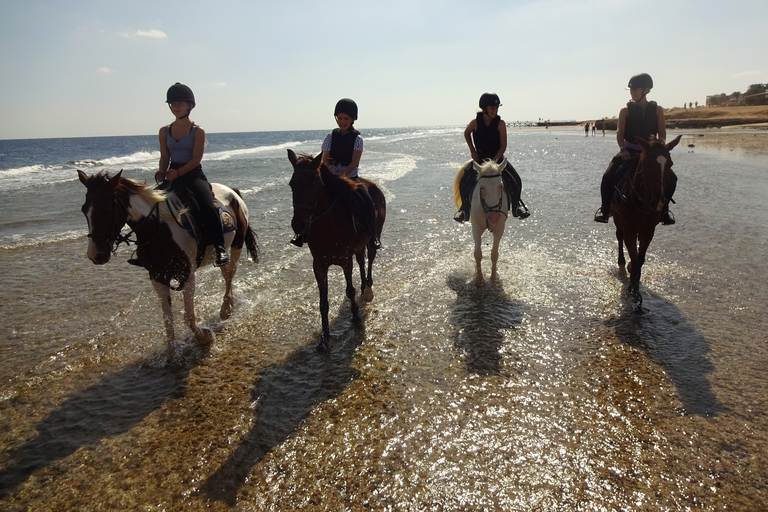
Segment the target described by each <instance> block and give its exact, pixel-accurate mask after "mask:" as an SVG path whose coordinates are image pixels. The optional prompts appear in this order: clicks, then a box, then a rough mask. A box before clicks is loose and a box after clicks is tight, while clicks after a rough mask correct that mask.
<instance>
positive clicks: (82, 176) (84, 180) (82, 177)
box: [77, 169, 88, 186]
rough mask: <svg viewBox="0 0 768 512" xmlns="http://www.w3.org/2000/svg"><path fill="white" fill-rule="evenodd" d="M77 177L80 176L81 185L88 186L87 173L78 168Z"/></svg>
mask: <svg viewBox="0 0 768 512" xmlns="http://www.w3.org/2000/svg"><path fill="white" fill-rule="evenodd" d="M77 177H78V178H80V182H81V183H82V184H83V185H85V186H88V175H87V174H85V173H84V172H83V171H81V170H80V169H78V170H77Z"/></svg>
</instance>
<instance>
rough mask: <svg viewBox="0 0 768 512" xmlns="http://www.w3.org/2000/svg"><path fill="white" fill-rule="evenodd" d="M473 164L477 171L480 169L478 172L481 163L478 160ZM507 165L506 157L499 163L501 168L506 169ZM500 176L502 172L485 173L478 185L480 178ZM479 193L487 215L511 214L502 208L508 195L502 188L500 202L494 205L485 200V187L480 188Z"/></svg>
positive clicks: (506, 215)
mask: <svg viewBox="0 0 768 512" xmlns="http://www.w3.org/2000/svg"><path fill="white" fill-rule="evenodd" d="M472 165H473V167H474V169H475V171H478V172H479V171H480V169H479V165H478V163H477V162H472ZM506 166H507V159H506V158H505V159H504V160H503V161H502V163H501V164H499V169H504V168H505V167H506ZM499 177H501V172H499V173H497V174H487V175H484V176H480V177H479V178H478V183H477V185H480V182H479V180H482V179H485V178H499ZM502 182H503V181H502ZM477 185H476V186H477ZM502 188H503V187H502ZM478 195H479V196H480V205H481V206H482V207H483V212H485V214H486V215H488V214H489V213H501V214H502V215H504V216H505V217H507V218H509V214H508V213H507V212H505V211H503V210H502V209H501V207H502V204H503V201H504V196H506V193H505V192H504V190H502V194H501V195H500V196H499V202H498V203H496V204H495V205H493V206H489V205H488V203H486V202H485V197H483V189H480V193H479V194H478Z"/></svg>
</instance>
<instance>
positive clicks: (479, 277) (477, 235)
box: [472, 225, 485, 287]
mask: <svg viewBox="0 0 768 512" xmlns="http://www.w3.org/2000/svg"><path fill="white" fill-rule="evenodd" d="M482 235H483V231H482V230H481V229H480V228H477V227H475V226H474V225H473V226H472V238H474V240H475V286H477V287H480V286H483V285H484V284H485V279H483V268H482V266H481V265H480V262H481V261H483V249H482V239H481V237H482Z"/></svg>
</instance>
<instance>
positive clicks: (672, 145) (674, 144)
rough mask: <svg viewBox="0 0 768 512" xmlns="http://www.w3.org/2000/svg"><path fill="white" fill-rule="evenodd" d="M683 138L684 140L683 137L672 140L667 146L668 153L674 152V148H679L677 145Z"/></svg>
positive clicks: (679, 136)
mask: <svg viewBox="0 0 768 512" xmlns="http://www.w3.org/2000/svg"><path fill="white" fill-rule="evenodd" d="M681 138H682V135H678V136H677V137H675V138H674V139H673V140H672V142H668V143H667V145H666V146H665V147H666V148H667V151H672V148H674V147H675V146H677V143H678V142H680V139H681Z"/></svg>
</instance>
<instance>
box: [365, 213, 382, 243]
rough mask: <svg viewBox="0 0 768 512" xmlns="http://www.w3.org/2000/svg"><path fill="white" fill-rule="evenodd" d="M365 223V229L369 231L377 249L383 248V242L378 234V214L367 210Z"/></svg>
mask: <svg viewBox="0 0 768 512" xmlns="http://www.w3.org/2000/svg"><path fill="white" fill-rule="evenodd" d="M363 223H364V224H365V230H366V231H367V232H368V236H369V237H370V239H371V240H372V241H373V246H374V247H375V248H376V249H381V242H380V241H379V238H378V237H377V236H376V214H372V212H370V211H367V212H366V213H365V214H364V215H363Z"/></svg>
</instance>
